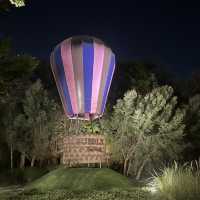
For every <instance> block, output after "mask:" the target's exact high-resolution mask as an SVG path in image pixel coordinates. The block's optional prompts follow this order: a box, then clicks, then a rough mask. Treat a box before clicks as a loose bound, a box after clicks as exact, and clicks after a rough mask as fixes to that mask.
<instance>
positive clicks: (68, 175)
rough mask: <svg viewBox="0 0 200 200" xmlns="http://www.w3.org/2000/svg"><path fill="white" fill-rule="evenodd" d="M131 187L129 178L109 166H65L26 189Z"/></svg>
mask: <svg viewBox="0 0 200 200" xmlns="http://www.w3.org/2000/svg"><path fill="white" fill-rule="evenodd" d="M117 188H118V189H131V188H132V184H131V183H130V182H129V180H128V178H126V177H124V176H122V175H121V174H119V173H117V172H115V171H113V170H111V169H107V168H103V169H98V168H69V169H66V168H63V167H60V168H58V169H56V170H53V171H51V172H49V173H47V174H46V175H44V176H42V177H41V178H39V179H37V180H35V181H33V182H32V183H30V184H28V185H27V186H26V188H25V189H28V190H32V189H37V190H40V191H47V190H55V189H67V190H70V191H77V190H79V191H89V190H111V189H117Z"/></svg>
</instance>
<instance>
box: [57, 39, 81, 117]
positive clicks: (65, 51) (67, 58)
mask: <svg viewBox="0 0 200 200" xmlns="http://www.w3.org/2000/svg"><path fill="white" fill-rule="evenodd" d="M61 56H62V61H63V66H64V71H65V77H66V81H67V86H68V91H69V95H70V100H71V105H72V110H73V112H74V114H77V113H78V104H77V95H76V85H75V80H74V69H73V62H72V52H71V41H70V40H65V41H63V42H62V44H61Z"/></svg>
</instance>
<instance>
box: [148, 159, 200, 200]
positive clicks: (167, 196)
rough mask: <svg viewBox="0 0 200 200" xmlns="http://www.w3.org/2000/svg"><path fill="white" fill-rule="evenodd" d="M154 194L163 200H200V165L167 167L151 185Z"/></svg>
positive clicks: (155, 177)
mask: <svg viewBox="0 0 200 200" xmlns="http://www.w3.org/2000/svg"><path fill="white" fill-rule="evenodd" d="M150 186H151V188H152V189H153V191H154V193H155V194H156V195H157V196H158V197H159V199H163V200H200V169H199V164H198V163H197V162H196V164H195V165H194V164H192V163H191V164H190V165H184V166H179V165H178V164H177V163H175V164H174V166H173V167H171V168H170V167H166V168H164V170H162V174H161V175H158V174H156V175H155V176H154V177H153V181H152V182H151V183H150Z"/></svg>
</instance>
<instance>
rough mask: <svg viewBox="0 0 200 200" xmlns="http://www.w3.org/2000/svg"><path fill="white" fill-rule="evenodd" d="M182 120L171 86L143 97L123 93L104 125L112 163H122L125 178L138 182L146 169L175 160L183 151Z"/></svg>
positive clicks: (183, 112) (180, 110)
mask: <svg viewBox="0 0 200 200" xmlns="http://www.w3.org/2000/svg"><path fill="white" fill-rule="evenodd" d="M184 116H185V110H184V109H180V108H177V98H176V97H175V96H173V89H172V87H170V86H163V87H158V88H155V89H153V90H152V91H151V92H150V93H148V94H146V95H140V94H138V93H137V92H136V91H135V90H130V91H128V92H127V93H125V95H124V98H123V99H119V100H118V101H117V104H116V105H115V106H114V111H113V113H112V115H111V117H110V118H108V119H106V120H105V122H104V127H105V131H106V133H107V135H108V137H109V140H111V142H110V148H111V152H112V156H113V159H114V160H118V161H119V162H122V163H123V173H124V175H130V174H131V175H133V176H135V177H136V179H139V178H140V176H141V174H142V172H143V171H144V169H145V167H146V166H150V165H151V164H153V163H154V162H161V161H163V160H170V159H177V158H178V157H177V156H178V155H179V153H180V152H181V151H182V149H183V148H184V145H183V144H182V138H183V131H184V127H185V125H184V123H183V118H184Z"/></svg>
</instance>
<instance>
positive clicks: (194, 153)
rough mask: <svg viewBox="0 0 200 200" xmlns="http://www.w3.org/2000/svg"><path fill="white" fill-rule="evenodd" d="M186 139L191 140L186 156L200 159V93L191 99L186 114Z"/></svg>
mask: <svg viewBox="0 0 200 200" xmlns="http://www.w3.org/2000/svg"><path fill="white" fill-rule="evenodd" d="M185 123H186V129H185V140H186V141H187V142H189V145H188V147H187V148H186V150H185V153H186V158H187V159H190V160H194V159H198V158H199V156H200V95H199V94H197V95H195V96H193V97H191V98H190V99H189V103H188V106H187V115H186V120H185Z"/></svg>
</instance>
